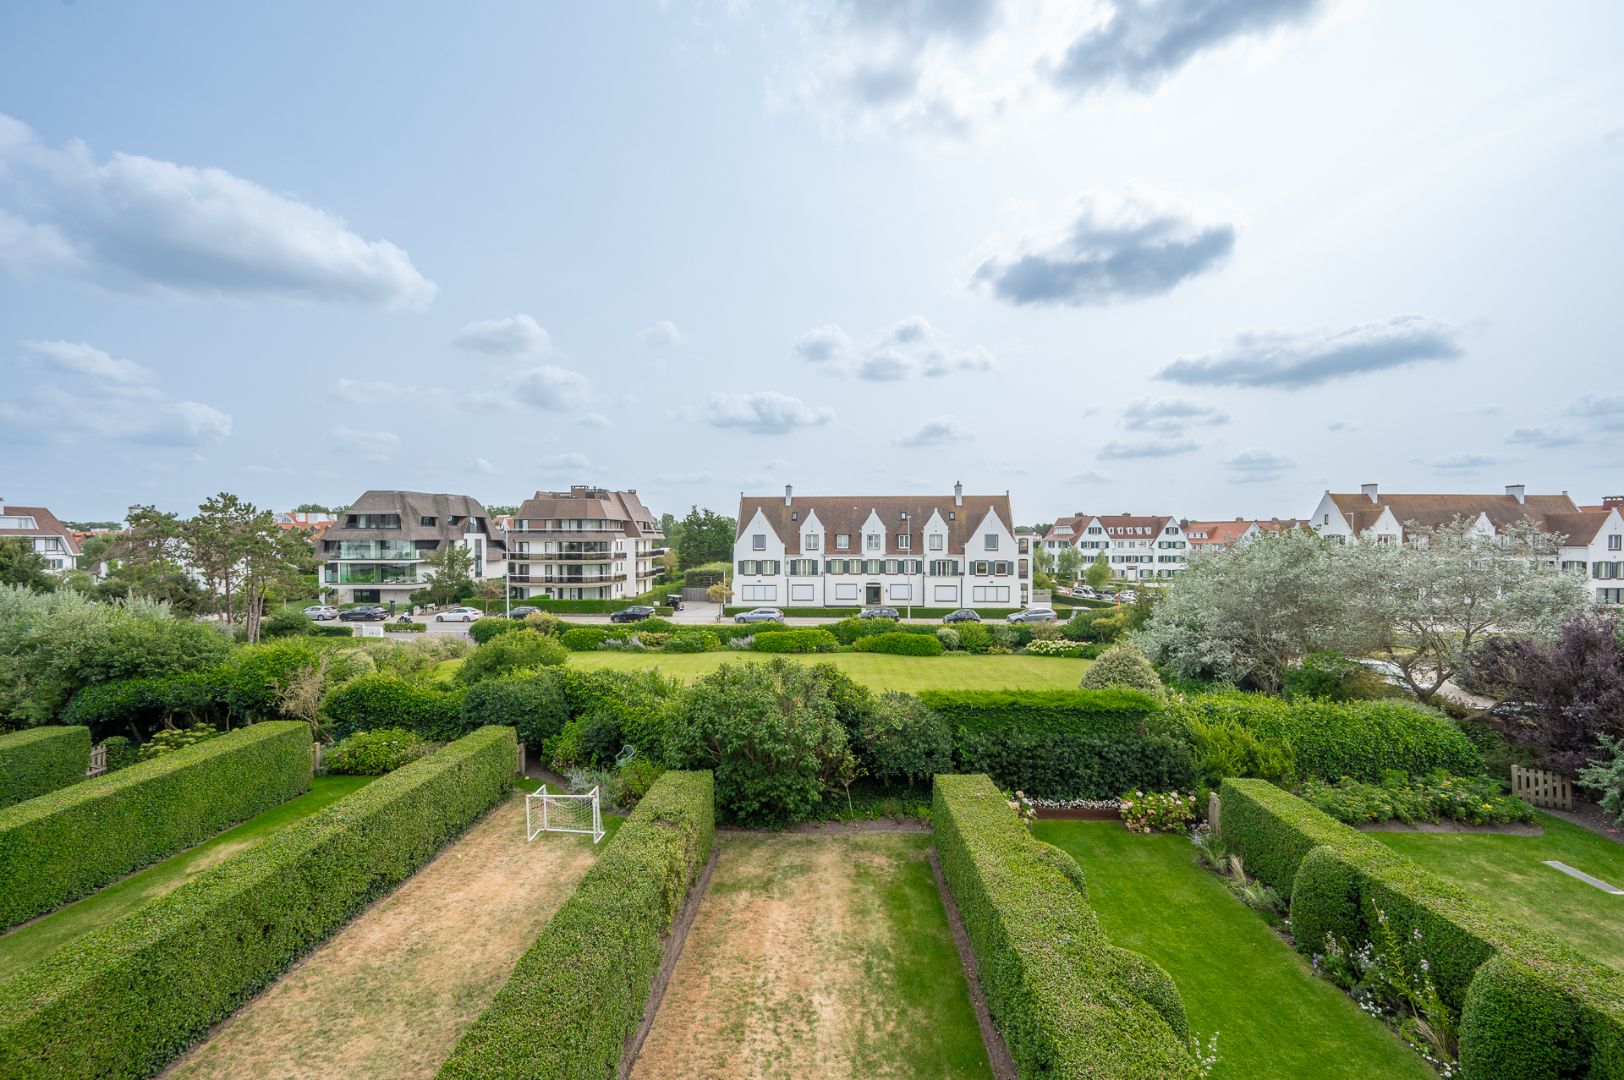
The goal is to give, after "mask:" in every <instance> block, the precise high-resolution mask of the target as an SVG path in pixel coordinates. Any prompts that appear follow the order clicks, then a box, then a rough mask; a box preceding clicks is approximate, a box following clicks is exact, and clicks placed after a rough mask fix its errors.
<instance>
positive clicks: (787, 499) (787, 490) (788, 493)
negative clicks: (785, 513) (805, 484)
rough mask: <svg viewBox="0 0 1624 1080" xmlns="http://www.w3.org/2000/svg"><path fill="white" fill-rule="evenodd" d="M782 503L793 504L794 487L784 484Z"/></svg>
mask: <svg viewBox="0 0 1624 1080" xmlns="http://www.w3.org/2000/svg"><path fill="white" fill-rule="evenodd" d="M784 505H785V506H793V505H795V489H794V488H793V487H792V486H790V485H789V484H785V485H784Z"/></svg>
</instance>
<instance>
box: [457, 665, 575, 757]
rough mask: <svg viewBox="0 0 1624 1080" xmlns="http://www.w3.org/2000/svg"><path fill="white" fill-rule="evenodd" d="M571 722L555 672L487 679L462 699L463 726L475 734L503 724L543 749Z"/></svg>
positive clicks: (475, 685) (523, 741)
mask: <svg viewBox="0 0 1624 1080" xmlns="http://www.w3.org/2000/svg"><path fill="white" fill-rule="evenodd" d="M568 719H569V707H568V705H567V703H566V702H565V700H564V689H563V686H562V685H561V681H560V679H559V678H558V676H557V675H556V674H555V673H554V672H553V671H550V670H548V671H538V672H535V673H533V674H528V675H516V676H513V677H511V678H506V679H487V680H485V681H484V682H481V683H475V684H474V685H473V686H470V687H469V688H468V693H467V694H466V695H465V696H464V697H463V699H462V726H463V727H464V728H465V729H466V730H468V731H472V730H474V729H475V728H478V727H483V726H485V725H487V724H499V725H502V726H504V727H510V728H513V729H514V730H515V731H517V732H518V736H519V741H520V742H522V743H524V744H525V745H526V746H531V747H537V748H539V747H540V746H541V745H542V744H543V743H545V742H546V741H547V740H548V739H550V738H552V737H553V736H555V735H557V734H558V733H559V732H560V731H562V730H563V728H564V723H565V721H567V720H568Z"/></svg>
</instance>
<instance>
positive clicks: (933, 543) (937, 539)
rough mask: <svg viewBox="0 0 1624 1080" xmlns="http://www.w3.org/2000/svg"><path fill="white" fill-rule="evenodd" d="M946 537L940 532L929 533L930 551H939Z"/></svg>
mask: <svg viewBox="0 0 1624 1080" xmlns="http://www.w3.org/2000/svg"><path fill="white" fill-rule="evenodd" d="M946 539H947V538H946V537H944V536H943V535H942V534H941V533H931V534H930V549H931V550H932V551H941V550H942V548H943V546H944V541H945V540H946Z"/></svg>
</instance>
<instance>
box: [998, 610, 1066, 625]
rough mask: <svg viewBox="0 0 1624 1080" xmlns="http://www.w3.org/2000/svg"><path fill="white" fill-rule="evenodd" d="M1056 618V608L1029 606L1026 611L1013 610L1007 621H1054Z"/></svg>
mask: <svg viewBox="0 0 1624 1080" xmlns="http://www.w3.org/2000/svg"><path fill="white" fill-rule="evenodd" d="M1054 619H1055V615H1054V608H1046V607H1029V608H1027V609H1025V610H1024V611H1015V612H1011V613H1010V614H1009V616H1008V617H1007V618H1006V620H1005V621H1006V622H1012V623H1027V622H1054Z"/></svg>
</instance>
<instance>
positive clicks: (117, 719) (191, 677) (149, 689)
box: [62, 666, 231, 740]
mask: <svg viewBox="0 0 1624 1080" xmlns="http://www.w3.org/2000/svg"><path fill="white" fill-rule="evenodd" d="M229 678H230V669H229V668H226V667H223V666H222V667H218V668H215V669H213V670H211V671H203V672H189V673H186V674H181V675H158V676H153V677H151V678H138V679H118V680H115V681H112V682H104V683H97V684H95V685H93V686H87V687H85V688H84V689H83V690H80V691H79V692H78V693H77V694H75V695H74V696H73V699H72V700H71V701H69V702H68V704H67V706H66V707H65V708H64V709H63V710H62V722H63V723H67V724H82V725H84V726H86V727H88V728H90V734H91V738H92V739H93V740H94V739H105V738H106V737H108V736H109V735H113V734H122V735H126V736H128V737H130V738H132V739H137V740H139V739H145V738H147V737H149V736H150V735H151V734H152V733H153V732H155V731H158V730H161V729H163V728H164V727H165V726H166V725H172V724H184V725H187V726H190V725H191V724H196V723H204V724H209V725H216V724H224V723H227V722H228V721H229V720H230V718H231V713H230V703H229V696H230V685H229Z"/></svg>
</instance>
